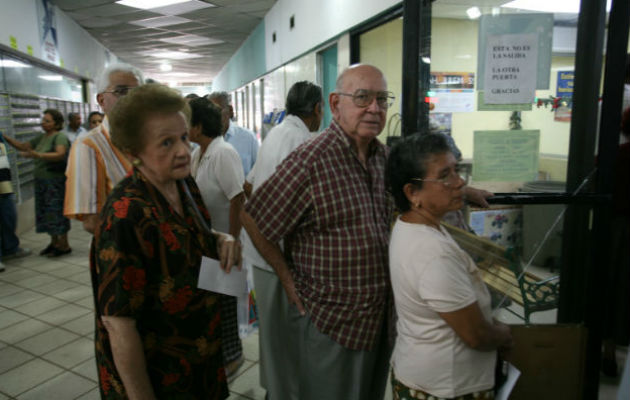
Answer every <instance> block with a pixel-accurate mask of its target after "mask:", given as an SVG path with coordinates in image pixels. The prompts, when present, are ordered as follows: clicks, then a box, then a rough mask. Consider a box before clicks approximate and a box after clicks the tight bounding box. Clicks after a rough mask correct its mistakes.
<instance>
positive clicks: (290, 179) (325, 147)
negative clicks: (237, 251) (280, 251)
mask: <svg viewBox="0 0 630 400" xmlns="http://www.w3.org/2000/svg"><path fill="white" fill-rule="evenodd" d="M386 156H387V154H386V149H385V146H384V145H382V144H381V143H379V142H378V141H377V140H374V141H372V143H371V146H370V149H369V155H368V159H367V162H366V166H364V165H363V164H362V163H361V162H360V161H359V159H358V155H357V154H356V151H355V150H354V149H353V147H352V146H351V144H350V139H349V138H348V137H347V136H346V134H345V133H343V131H342V130H341V128H340V127H339V126H338V125H337V123H336V122H335V121H333V122H332V123H331V125H330V127H329V128H328V129H327V130H326V131H324V132H323V133H321V134H320V135H319V136H317V137H316V138H314V139H313V140H311V141H309V142H307V143H305V144H303V145H301V146H300V147H298V148H297V149H296V150H295V151H294V152H292V153H291V154H290V155H289V156H288V157H287V158H286V159H285V160H284V161H283V162H282V163H281V164H280V165H279V166H278V169H277V170H276V172H275V173H274V174H273V175H272V176H271V177H269V179H267V180H266V181H265V182H264V183H263V184H262V186H260V188H258V190H256V191H255V192H254V194H253V195H252V198H251V199H250V201H249V202H248V203H247V205H246V211H247V212H248V213H249V214H250V215H251V216H252V218H253V219H254V220H255V221H256V224H257V226H258V228H259V229H260V231H261V233H262V234H263V236H265V237H266V238H267V239H268V240H270V241H272V242H275V243H278V242H279V241H280V240H282V239H284V245H285V253H286V258H287V260H288V262H289V265H290V266H291V267H292V269H293V271H292V272H293V278H294V281H295V285H296V289H297V291H298V293H299V296H300V298H301V299H302V301H303V302H304V304H305V306H306V308H307V310H308V313H309V314H310V318H311V320H312V321H313V323H314V324H315V326H316V327H317V328H318V330H319V331H320V332H322V333H324V334H326V335H328V336H330V337H331V338H332V339H333V340H334V341H336V342H337V343H339V344H341V345H342V346H344V347H346V348H349V349H352V350H371V349H373V348H374V346H375V345H376V340H377V338H378V334H379V333H380V331H381V328H382V326H383V325H382V324H383V322H384V317H385V311H386V308H387V304H388V299H389V294H390V290H389V272H388V267H387V242H388V232H389V223H390V218H391V213H392V203H391V199H390V197H389V196H388V195H387V193H386V192H385V185H384V177H383V175H384V166H385V160H386Z"/></svg>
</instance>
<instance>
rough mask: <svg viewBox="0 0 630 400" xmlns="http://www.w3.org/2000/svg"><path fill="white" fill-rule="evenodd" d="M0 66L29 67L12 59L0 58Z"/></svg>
mask: <svg viewBox="0 0 630 400" xmlns="http://www.w3.org/2000/svg"><path fill="white" fill-rule="evenodd" d="M0 67H5V68H31V66H30V65H28V64H24V63H21V62H18V61H13V60H0Z"/></svg>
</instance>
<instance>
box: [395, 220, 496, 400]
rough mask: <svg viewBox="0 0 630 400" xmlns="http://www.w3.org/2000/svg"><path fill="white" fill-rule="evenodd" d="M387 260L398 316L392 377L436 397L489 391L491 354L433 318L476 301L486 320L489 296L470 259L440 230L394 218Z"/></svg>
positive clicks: (488, 315) (492, 363)
mask: <svg viewBox="0 0 630 400" xmlns="http://www.w3.org/2000/svg"><path fill="white" fill-rule="evenodd" d="M389 259H390V273H391V281H392V290H393V292H394V299H395V303H396V314H397V315H398V321H397V322H396V330H397V333H398V335H397V337H396V345H395V348H394V352H393V355H392V365H393V368H394V373H395V374H396V378H397V379H398V380H400V381H401V382H403V383H404V384H405V385H407V386H409V387H411V388H415V389H419V390H423V391H426V392H428V393H431V394H432V395H434V396H438V397H441V398H442V397H444V398H453V397H457V396H460V395H463V394H467V393H472V392H476V391H482V390H488V389H491V388H492V385H493V383H494V363H495V358H496V352H492V351H478V350H474V349H472V348H470V347H468V346H467V345H466V344H465V343H464V342H463V341H462V340H461V339H460V338H459V336H458V335H457V334H456V333H455V331H454V330H453V329H452V328H451V327H450V326H449V325H448V324H447V323H446V321H445V320H444V319H443V318H442V317H441V316H440V315H439V313H446V312H453V311H457V310H460V309H462V308H464V307H466V306H469V305H471V304H473V303H475V302H477V303H478V305H479V308H480V309H481V311H482V313H483V315H484V317H485V318H486V319H487V320H488V321H492V311H491V308H490V295H489V293H488V290H487V288H486V287H485V284H484V282H483V280H482V278H481V274H480V273H479V270H478V269H477V267H476V265H475V263H474V262H473V260H472V259H471V258H470V256H469V255H468V254H467V253H466V252H464V251H463V250H462V249H461V248H460V247H459V246H458V245H457V243H456V242H455V241H454V240H453V238H452V237H451V236H450V235H449V234H448V232H447V231H446V230H445V229H444V228H441V229H440V230H437V229H434V228H432V227H429V226H427V225H421V224H412V223H407V222H404V221H401V220H400V219H399V220H398V221H396V224H395V225H394V229H393V231H392V237H391V242H390V249H389Z"/></svg>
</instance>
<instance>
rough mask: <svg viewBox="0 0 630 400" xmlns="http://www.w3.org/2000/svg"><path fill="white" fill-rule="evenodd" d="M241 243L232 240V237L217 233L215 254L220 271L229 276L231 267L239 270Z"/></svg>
mask: <svg viewBox="0 0 630 400" xmlns="http://www.w3.org/2000/svg"><path fill="white" fill-rule="evenodd" d="M241 249H242V248H241V242H240V241H238V240H236V239H234V237H233V236H232V235H228V234H226V233H217V252H218V253H219V261H220V263H221V269H223V270H224V271H225V273H227V274H229V273H230V271H231V270H232V267H233V266H236V267H237V268H238V269H241V264H242V258H241Z"/></svg>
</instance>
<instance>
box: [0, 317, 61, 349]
mask: <svg viewBox="0 0 630 400" xmlns="http://www.w3.org/2000/svg"><path fill="white" fill-rule="evenodd" d="M51 328H52V326H51V325H48V324H46V323H44V322H42V321H38V320H36V319H32V318H29V319H25V320H24V321H22V322H18V323H17V324H14V325H11V326H10V327H8V328H5V329H2V330H0V340H1V341H3V342H5V343H9V344H13V343H17V342H21V341H22V340H25V339H28V338H29V337H31V336H35V335H37V334H39V333H42V332H44V331H47V330H48V329H51Z"/></svg>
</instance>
